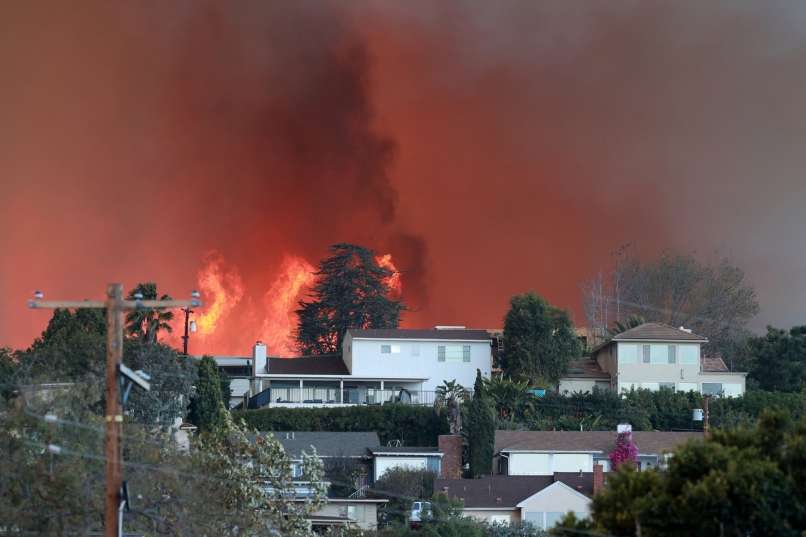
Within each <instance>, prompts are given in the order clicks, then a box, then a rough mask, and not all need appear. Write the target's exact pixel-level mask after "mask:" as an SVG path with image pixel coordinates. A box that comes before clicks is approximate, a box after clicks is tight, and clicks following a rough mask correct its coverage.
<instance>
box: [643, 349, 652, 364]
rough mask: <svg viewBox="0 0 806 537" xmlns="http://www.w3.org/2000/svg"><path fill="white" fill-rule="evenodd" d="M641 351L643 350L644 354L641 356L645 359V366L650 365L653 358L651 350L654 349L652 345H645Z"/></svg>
mask: <svg viewBox="0 0 806 537" xmlns="http://www.w3.org/2000/svg"><path fill="white" fill-rule="evenodd" d="M641 349H642V354H641V356H643V357H644V363H645V364H648V363H649V360H650V358H651V349H652V347H651V346H650V345H643V346H642V347H641Z"/></svg>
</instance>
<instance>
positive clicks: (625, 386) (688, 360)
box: [615, 342, 700, 391]
mask: <svg viewBox="0 0 806 537" xmlns="http://www.w3.org/2000/svg"><path fill="white" fill-rule="evenodd" d="M645 345H649V349H650V362H649V363H645V362H644V346H645ZM670 346H671V347H674V350H673V351H672V356H673V363H670V358H669V356H670V353H669V347H670ZM615 349H616V355H617V358H618V374H617V375H618V376H617V382H618V386H617V388H618V391H622V390H629V389H630V387H633V388H635V389H638V388H645V389H649V390H658V389H659V388H660V387H661V386H663V385H664V383H665V384H671V385H674V387H675V388H676V389H677V388H678V385H679V384H683V385H684V386H686V385H689V384H691V383H697V382H698V379H699V375H700V345H699V344H698V343H659V342H652V343H624V342H618V343H617V344H616V345H615Z"/></svg>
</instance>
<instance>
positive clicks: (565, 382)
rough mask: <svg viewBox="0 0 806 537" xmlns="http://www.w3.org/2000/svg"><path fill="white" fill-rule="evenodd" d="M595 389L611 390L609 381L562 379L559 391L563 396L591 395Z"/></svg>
mask: <svg viewBox="0 0 806 537" xmlns="http://www.w3.org/2000/svg"><path fill="white" fill-rule="evenodd" d="M594 388H599V389H600V390H607V389H610V381H609V380H596V379H573V378H561V379H560V383H559V386H558V390H559V392H560V393H562V394H572V393H576V392H581V393H591V392H593V389H594Z"/></svg>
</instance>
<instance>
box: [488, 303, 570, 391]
mask: <svg viewBox="0 0 806 537" xmlns="http://www.w3.org/2000/svg"><path fill="white" fill-rule="evenodd" d="M581 353H582V349H581V346H580V343H579V339H577V337H576V334H575V333H574V327H573V326H572V324H571V320H570V318H569V317H568V314H567V313H566V312H565V311H563V310H560V309H557V308H555V307H554V306H551V305H550V304H549V303H548V302H546V301H545V300H543V299H542V298H540V297H539V296H537V295H536V294H534V293H524V294H521V295H515V296H513V297H512V299H511V300H510V309H509V311H508V312H507V314H506V317H505V319H504V356H503V361H502V366H503V370H504V373H505V374H506V375H507V376H509V377H510V378H513V379H520V380H526V381H529V382H540V381H544V382H545V381H547V382H552V383H553V382H556V381H557V380H558V379H559V378H560V376H562V374H563V373H564V372H565V370H566V368H567V367H568V361H569V360H570V359H571V358H574V357H576V356H579V355H580V354H581Z"/></svg>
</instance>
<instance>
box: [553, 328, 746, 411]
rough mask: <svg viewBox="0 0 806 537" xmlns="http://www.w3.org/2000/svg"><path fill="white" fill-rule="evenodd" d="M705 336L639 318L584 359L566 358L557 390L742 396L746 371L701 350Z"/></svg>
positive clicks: (705, 340) (569, 391)
mask: <svg viewBox="0 0 806 537" xmlns="http://www.w3.org/2000/svg"><path fill="white" fill-rule="evenodd" d="M707 342H708V339H707V338H705V337H702V336H698V335H697V334H694V333H692V332H691V331H690V330H686V329H684V328H674V327H672V326H668V325H665V324H662V323H644V324H642V325H640V326H637V327H635V328H632V329H630V330H626V331H624V332H622V333H620V334H617V335H616V336H614V337H613V338H612V339H611V340H610V341H608V342H606V343H603V344H601V345H599V346H597V347H595V348H594V349H593V350H592V351H591V358H590V360H578V361H575V362H573V363H572V366H573V367H572V368H571V369H570V371H569V373H568V374H567V375H566V376H564V377H563V378H562V379H560V383H559V391H560V393H564V392H568V393H571V392H574V391H589V390H591V389H593V388H594V386H596V387H608V386H609V388H611V389H613V390H616V391H618V392H624V391H629V390H631V389H647V390H654V391H656V390H659V389H660V388H671V389H673V390H676V391H684V392H687V391H695V392H700V393H703V394H709V395H718V396H725V397H736V396H741V395H744V391H745V378H746V377H747V373H740V372H734V371H730V370H729V369H728V368H727V367H726V366H725V363H724V361H723V360H722V359H721V358H716V357H714V358H709V357H704V356H703V355H702V346H703V345H704V344H705V343H707Z"/></svg>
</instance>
